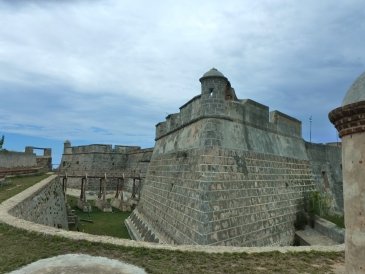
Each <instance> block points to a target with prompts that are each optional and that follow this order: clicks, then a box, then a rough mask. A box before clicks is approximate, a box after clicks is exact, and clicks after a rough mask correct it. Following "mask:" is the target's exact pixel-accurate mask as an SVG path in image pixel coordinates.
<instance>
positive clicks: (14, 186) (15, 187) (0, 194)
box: [0, 174, 50, 203]
mask: <svg viewBox="0 0 365 274" xmlns="http://www.w3.org/2000/svg"><path fill="white" fill-rule="evenodd" d="M49 176H50V175H48V174H39V175H34V176H16V177H11V178H7V179H6V181H7V182H8V183H7V184H6V185H2V186H0V203H2V202H3V201H5V200H7V199H9V198H10V197H12V196H14V195H16V194H18V193H19V192H22V191H23V190H25V189H27V188H28V187H30V186H32V185H35V184H36V183H38V182H40V181H42V180H43V179H45V178H47V177H49Z"/></svg>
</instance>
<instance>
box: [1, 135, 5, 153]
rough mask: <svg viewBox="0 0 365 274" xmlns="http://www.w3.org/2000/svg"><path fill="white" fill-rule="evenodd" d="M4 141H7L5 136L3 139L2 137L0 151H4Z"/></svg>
mask: <svg viewBox="0 0 365 274" xmlns="http://www.w3.org/2000/svg"><path fill="white" fill-rule="evenodd" d="M4 139H5V137H4V135H3V137H2V138H1V140H0V150H2V149H3V144H4Z"/></svg>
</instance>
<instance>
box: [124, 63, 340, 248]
mask: <svg viewBox="0 0 365 274" xmlns="http://www.w3.org/2000/svg"><path fill="white" fill-rule="evenodd" d="M200 82H201V94H200V95H198V96H196V97H194V98H193V99H191V100H190V101H189V102H187V103H186V104H184V105H183V106H182V107H180V112H179V113H175V114H171V115H168V116H167V118H166V121H164V122H161V123H159V124H157V126H156V144H155V147H154V150H153V153H152V157H151V162H150V164H149V167H148V170H147V174H146V179H145V180H144V182H143V187H142V192H141V198H140V201H139V204H138V206H137V208H136V209H135V210H134V211H133V212H132V214H131V216H130V217H129V218H128V219H127V220H126V225H127V227H128V229H129V232H130V234H131V236H132V238H133V239H136V240H144V241H153V242H159V243H170V244H198V245H231V246H267V245H291V244H292V243H293V239H294V233H295V231H294V225H293V223H294V221H295V219H296V214H297V213H298V212H299V211H300V210H302V208H303V200H304V197H305V195H306V193H307V192H309V191H312V190H315V189H316V188H317V189H318V190H321V191H322V192H326V193H328V195H329V196H330V199H331V204H332V208H333V210H334V211H340V212H341V211H343V200H342V198H341V197H342V175H341V148H340V146H339V145H338V144H332V145H331V144H330V145H320V144H311V143H307V142H305V141H304V140H303V138H302V136H301V122H300V121H298V120H297V119H295V118H293V117H290V116H288V115H286V114H284V113H281V112H279V111H276V110H275V111H271V112H270V111H269V108H268V107H267V106H265V105H262V104H260V103H257V102H255V101H252V100H250V99H246V100H239V99H237V97H236V94H235V91H234V89H233V88H232V87H231V84H230V82H229V81H228V79H227V78H226V77H225V76H224V75H223V74H222V73H221V72H219V71H218V70H217V69H215V68H213V69H211V70H210V71H208V72H207V73H205V74H204V75H203V76H202V77H201V78H200Z"/></svg>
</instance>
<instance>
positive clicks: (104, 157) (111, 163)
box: [60, 145, 153, 192]
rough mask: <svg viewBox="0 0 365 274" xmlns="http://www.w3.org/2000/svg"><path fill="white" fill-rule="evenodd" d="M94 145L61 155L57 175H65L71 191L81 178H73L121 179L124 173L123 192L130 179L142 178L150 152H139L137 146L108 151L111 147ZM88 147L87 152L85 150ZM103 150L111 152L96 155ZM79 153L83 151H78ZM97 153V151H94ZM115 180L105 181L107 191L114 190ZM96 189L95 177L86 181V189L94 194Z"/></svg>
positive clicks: (128, 186) (130, 187)
mask: <svg viewBox="0 0 365 274" xmlns="http://www.w3.org/2000/svg"><path fill="white" fill-rule="evenodd" d="M97 146H98V145H90V146H82V147H83V149H82V150H80V149H79V148H80V147H76V149H74V147H72V152H73V153H65V154H63V155H62V164H61V168H60V173H61V175H64V174H66V173H67V175H68V180H67V185H68V187H71V188H80V186H81V178H75V177H74V178H73V176H84V175H85V173H87V174H88V176H98V177H103V176H104V174H105V173H106V174H107V177H108V176H109V177H113V176H118V177H119V176H122V174H123V173H124V174H125V178H126V180H125V183H124V187H125V191H127V192H129V191H130V192H132V186H133V179H131V177H135V176H138V175H139V174H141V176H142V177H145V174H146V172H147V168H148V164H149V160H150V158H151V155H152V151H153V150H152V149H140V147H137V146H116V147H115V148H114V150H110V149H109V148H111V147H112V146H111V145H103V146H102V148H101V149H99V148H97ZM85 148H88V149H85ZM103 148H104V149H105V148H107V149H105V151H113V152H105V153H103V152H100V151H102V150H103ZM80 151H83V152H80ZM95 151H98V152H95ZM116 186H117V179H114V178H109V179H108V181H107V189H108V190H109V191H115V190H116ZM99 187H100V179H99V178H89V181H88V187H87V189H88V190H90V191H95V192H98V191H99Z"/></svg>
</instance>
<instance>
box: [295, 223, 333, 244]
mask: <svg viewBox="0 0 365 274" xmlns="http://www.w3.org/2000/svg"><path fill="white" fill-rule="evenodd" d="M295 236H296V238H297V239H298V241H299V245H301V246H302V245H324V246H329V245H337V244H338V243H337V242H335V241H334V240H332V239H330V238H329V237H327V236H326V235H324V234H322V233H320V232H318V231H317V230H315V229H313V228H311V227H310V226H305V229H304V230H298V231H296V232H295Z"/></svg>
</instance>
